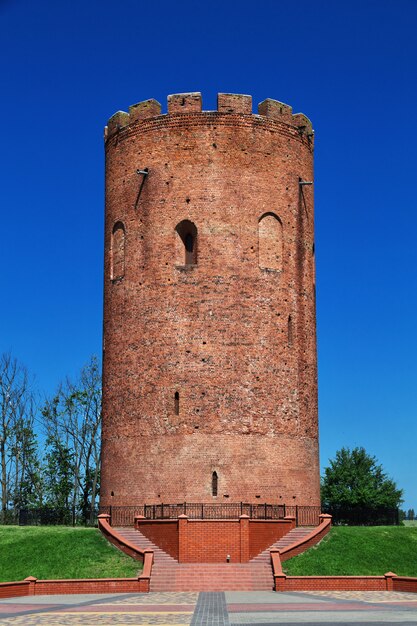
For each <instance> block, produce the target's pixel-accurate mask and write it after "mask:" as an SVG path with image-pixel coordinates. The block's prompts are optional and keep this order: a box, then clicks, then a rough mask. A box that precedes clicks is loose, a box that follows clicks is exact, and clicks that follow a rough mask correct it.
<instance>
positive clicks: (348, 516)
mask: <svg viewBox="0 0 417 626" xmlns="http://www.w3.org/2000/svg"><path fill="white" fill-rule="evenodd" d="M323 512H325V513H329V514H330V515H331V516H332V524H333V525H336V526H398V525H399V523H400V511H399V509H387V508H383V507H364V506H342V505H340V506H334V507H324V511H323Z"/></svg>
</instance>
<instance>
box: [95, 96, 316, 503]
mask: <svg viewBox="0 0 417 626" xmlns="http://www.w3.org/2000/svg"><path fill="white" fill-rule="evenodd" d="M312 180H313V134H312V130H311V123H310V121H309V120H308V119H307V118H306V117H305V116H304V115H303V114H296V115H293V114H292V110H291V107H289V106H287V105H285V104H282V103H281V102H278V101H276V100H270V99H267V100H265V101H263V102H261V103H260V104H259V107H258V114H253V113H252V99H251V97H250V96H245V95H235V94H219V95H218V105H217V110H216V111H202V104H201V95H200V94H199V93H186V94H176V95H172V96H169V97H168V113H167V114H164V115H162V114H161V107H160V105H159V103H158V102H156V101H155V100H147V101H145V102H140V103H139V104H136V105H134V106H132V107H130V109H129V113H124V112H118V113H116V114H115V115H114V116H113V117H112V118H111V119H110V120H109V123H108V127H107V128H106V229H105V232H106V234H105V297H104V367H103V448H102V488H101V493H102V495H101V503H102V505H110V504H113V505H130V504H140V503H143V502H147V503H159V502H165V503H168V502H181V501H188V502H239V501H246V502H253V503H256V502H265V501H268V502H271V503H287V504H291V505H293V504H300V505H303V504H305V505H318V504H319V502H320V495H319V464H318V433H317V367H316V366H317V358H316V324H315V275H314V223H313V207H314V204H313V188H312V186H311V183H312ZM306 183H309V184H306Z"/></svg>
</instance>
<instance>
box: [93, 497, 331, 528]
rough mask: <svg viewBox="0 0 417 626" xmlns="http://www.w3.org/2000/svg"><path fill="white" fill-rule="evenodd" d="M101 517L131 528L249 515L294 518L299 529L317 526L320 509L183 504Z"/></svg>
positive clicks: (112, 511) (111, 511)
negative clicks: (183, 518)
mask: <svg viewBox="0 0 417 626" xmlns="http://www.w3.org/2000/svg"><path fill="white" fill-rule="evenodd" d="M100 513H107V514H108V515H110V517H111V523H112V525H113V526H130V525H132V524H133V520H134V517H135V515H142V516H143V517H145V518H146V519H151V520H158V519H166V520H168V519H177V518H178V516H179V515H187V516H188V517H189V519H207V520H209V519H238V518H239V516H240V515H248V517H249V518H250V519H259V520H262V519H266V520H277V519H284V517H286V516H288V515H291V516H293V517H295V518H296V523H297V526H317V524H319V515H320V513H321V509H320V507H319V506H298V505H294V506H286V505H285V504H268V503H266V502H265V503H262V504H261V503H259V504H258V503H256V504H252V503H249V502H236V503H234V502H222V503H212V502H209V503H207V502H180V503H178V504H165V503H158V504H144V505H138V506H103V507H100Z"/></svg>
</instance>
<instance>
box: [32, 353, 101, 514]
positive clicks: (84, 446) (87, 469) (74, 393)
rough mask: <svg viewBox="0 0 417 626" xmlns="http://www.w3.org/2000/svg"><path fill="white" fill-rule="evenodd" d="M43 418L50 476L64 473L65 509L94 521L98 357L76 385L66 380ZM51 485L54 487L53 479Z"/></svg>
mask: <svg viewBox="0 0 417 626" xmlns="http://www.w3.org/2000/svg"><path fill="white" fill-rule="evenodd" d="M42 415H43V423H44V428H45V431H46V434H47V445H48V448H49V457H48V465H49V467H50V470H51V471H49V475H50V476H52V472H53V469H54V468H56V469H57V470H58V469H59V470H60V471H61V479H62V481H63V482H62V484H61V486H62V492H63V494H65V499H66V503H67V504H66V506H67V507H71V508H72V509H73V510H76V509H77V510H81V512H82V516H83V518H84V520H85V521H90V522H92V521H93V519H94V512H95V507H96V501H97V497H98V491H99V476H100V427H101V377H100V370H99V365H98V361H97V359H96V358H95V357H92V358H91V360H90V362H89V363H88V364H87V365H86V366H85V367H84V368H83V369H82V371H81V374H80V377H79V379H78V380H77V381H76V382H75V383H73V382H72V381H70V380H67V381H66V383H65V384H63V385H61V386H60V387H59V389H58V391H57V393H56V394H55V396H54V397H53V398H52V399H50V400H48V401H47V402H46V404H45V406H44V409H43V411H42ZM69 476H70V478H69ZM68 480H70V486H69V485H68ZM48 484H49V485H50V487H51V482H50V480H49V482H48ZM68 489H69V491H68ZM48 493H49V500H50V503H51V506H57V505H56V504H54V503H55V502H56V498H57V496H58V492H57V491H56V490H55V491H51V489H49V492H48ZM60 506H61V505H60Z"/></svg>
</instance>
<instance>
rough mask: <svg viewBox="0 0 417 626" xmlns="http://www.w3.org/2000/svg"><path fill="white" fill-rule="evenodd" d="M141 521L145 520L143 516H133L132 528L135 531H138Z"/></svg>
mask: <svg viewBox="0 0 417 626" xmlns="http://www.w3.org/2000/svg"><path fill="white" fill-rule="evenodd" d="M143 519H146V517H145V516H144V515H135V517H134V518H133V526H134V527H135V528H136V530H139V524H140V522H141V520H143Z"/></svg>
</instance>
